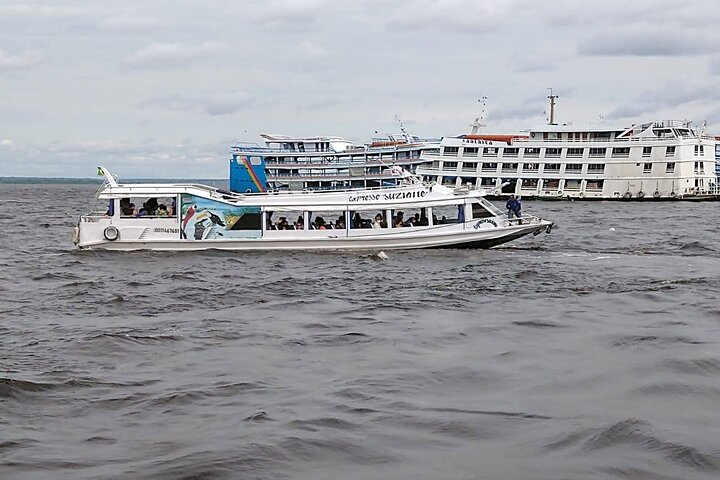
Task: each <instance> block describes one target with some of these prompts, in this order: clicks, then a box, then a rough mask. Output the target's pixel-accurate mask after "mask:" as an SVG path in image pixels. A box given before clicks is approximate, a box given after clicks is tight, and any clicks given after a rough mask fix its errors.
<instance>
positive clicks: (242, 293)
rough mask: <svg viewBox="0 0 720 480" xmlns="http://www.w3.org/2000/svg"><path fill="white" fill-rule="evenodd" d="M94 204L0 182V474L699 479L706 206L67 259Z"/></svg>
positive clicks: (557, 211)
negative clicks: (473, 229)
mask: <svg viewBox="0 0 720 480" xmlns="http://www.w3.org/2000/svg"><path fill="white" fill-rule="evenodd" d="M94 190H95V187H93V186H91V185H74V186H73V185H70V186H68V185H50V186H46V187H45V186H38V185H5V186H0V207H2V214H0V259H1V262H0V263H1V264H2V269H1V270H0V319H1V323H0V478H2V479H3V480H9V479H23V480H24V479H97V478H103V479H104V478H128V479H254V478H258V479H260V478H262V479H285V478H292V479H295V478H301V479H338V478H353V479H356V478H357V479H366V478H389V479H475V478H482V479H533V480H535V479H605V478H607V479H617V478H620V479H623V478H627V479H653V480H655V479H717V478H719V477H720V302H719V299H720V295H719V293H718V292H719V287H720V268H719V267H720V237H719V236H718V233H717V218H718V213H719V211H720V203H697V204H694V203H662V204H652V203H580V202H558V203H541V202H535V203H533V202H526V204H525V210H526V211H527V212H528V213H535V214H540V215H542V216H544V217H548V218H550V219H553V220H555V221H556V225H557V228H556V229H555V230H554V231H553V233H552V235H550V236H547V235H544V234H543V235H541V236H538V237H530V238H526V239H522V240H520V241H517V242H515V243H513V244H511V245H510V246H507V247H505V248H497V249H494V250H488V251H454V250H437V251H408V252H389V258H388V260H387V261H380V260H378V259H377V257H373V256H372V255H369V254H348V253H340V254H331V253H322V254H315V253H297V254H287V253H283V254H275V253H261V254H258V253H253V254H249V253H242V254H237V253H218V252H205V253H183V254H168V253H120V254H117V253H116V254H109V253H92V252H78V251H75V250H74V249H73V246H72V245H71V243H70V230H71V227H72V226H73V224H74V223H75V221H76V219H77V217H78V215H80V214H81V213H82V212H83V211H84V210H85V206H86V205H87V204H88V203H89V202H90V199H91V197H92V195H93V193H94ZM611 229H614V231H613V230H611Z"/></svg>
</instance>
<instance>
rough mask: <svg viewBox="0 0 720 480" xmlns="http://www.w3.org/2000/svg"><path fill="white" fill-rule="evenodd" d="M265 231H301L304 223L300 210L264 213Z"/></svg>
mask: <svg viewBox="0 0 720 480" xmlns="http://www.w3.org/2000/svg"><path fill="white" fill-rule="evenodd" d="M265 217H266V220H265V229H266V230H303V229H304V228H305V221H304V216H303V211H302V210H282V211H277V212H266V213H265Z"/></svg>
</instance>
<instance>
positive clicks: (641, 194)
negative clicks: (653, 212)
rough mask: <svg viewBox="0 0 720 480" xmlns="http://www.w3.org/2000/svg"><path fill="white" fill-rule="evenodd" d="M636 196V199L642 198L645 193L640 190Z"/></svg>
mask: <svg viewBox="0 0 720 480" xmlns="http://www.w3.org/2000/svg"><path fill="white" fill-rule="evenodd" d="M637 196H638V198H643V197H644V196H645V192H643V191H642V190H640V191H639V192H638V193H637Z"/></svg>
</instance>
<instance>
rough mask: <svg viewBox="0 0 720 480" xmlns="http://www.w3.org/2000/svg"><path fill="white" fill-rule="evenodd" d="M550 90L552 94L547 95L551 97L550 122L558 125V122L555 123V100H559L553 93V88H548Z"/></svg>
mask: <svg viewBox="0 0 720 480" xmlns="http://www.w3.org/2000/svg"><path fill="white" fill-rule="evenodd" d="M548 90H550V95H548V97H547V98H549V99H550V120H549V121H548V124H549V125H557V123H555V100H557V98H558V96H557V95H553V89H552V88H548Z"/></svg>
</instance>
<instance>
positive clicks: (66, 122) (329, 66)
mask: <svg viewBox="0 0 720 480" xmlns="http://www.w3.org/2000/svg"><path fill="white" fill-rule="evenodd" d="M548 87H552V88H553V89H554V91H555V93H556V94H558V95H559V97H560V98H559V100H558V113H557V119H558V120H559V121H560V122H574V124H576V125H585V124H587V123H599V122H605V123H606V124H609V125H620V126H624V125H629V124H631V123H636V122H642V121H648V120H654V119H687V120H693V121H695V122H696V123H697V124H702V122H703V121H705V120H707V121H708V123H709V127H710V132H711V133H717V134H720V88H719V87H720V6H719V5H718V3H717V1H712V0H706V1H701V0H695V1H692V0H691V1H684V2H678V1H677V0H674V1H664V0H652V1H650V0H635V1H627V0H623V1H616V0H604V1H577V0H544V1H537V0H534V1H526V0H396V1H389V0H364V1H343V0H262V1H254V0H242V1H239V0H227V1H225V0H203V1H193V0H185V1H179V0H145V1H142V2H140V1H117V0H113V1H84V2H82V1H72V0H66V1H63V0H56V1H48V2H32V1H22V2H19V1H18V2H13V1H6V0H0V176H78V177H88V176H92V175H94V173H95V166H96V165H99V164H103V165H106V166H107V167H109V168H110V169H111V170H112V171H113V172H114V173H116V174H118V175H119V176H120V177H121V178H122V177H173V178H226V177H227V175H228V173H227V172H228V159H229V149H230V147H231V146H232V145H233V143H235V142H236V141H240V140H245V141H254V142H259V141H260V138H259V134H260V133H280V134H287V135H340V136H344V137H347V138H350V139H352V140H355V141H358V142H365V141H369V140H370V138H371V137H372V136H373V135H375V131H378V132H379V133H389V132H396V131H398V130H399V127H398V125H397V123H396V122H395V120H394V118H395V117H396V116H397V117H399V118H400V119H401V120H402V121H403V123H404V125H405V127H406V128H407V129H408V130H409V131H411V132H412V133H415V134H417V135H421V136H426V137H440V136H443V135H458V134H461V133H466V132H467V131H468V130H469V126H468V125H469V124H470V123H471V122H472V121H473V119H474V118H475V117H476V116H478V115H479V114H480V111H481V105H480V103H479V102H478V99H479V98H481V97H487V107H486V114H485V117H486V118H485V122H484V123H486V124H487V127H486V128H485V129H484V130H485V131H488V132H493V133H512V132H516V131H518V130H521V129H526V128H530V127H533V126H538V125H541V124H543V123H544V122H545V118H546V111H547V98H546V97H547V95H548V91H547V89H548Z"/></svg>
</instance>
